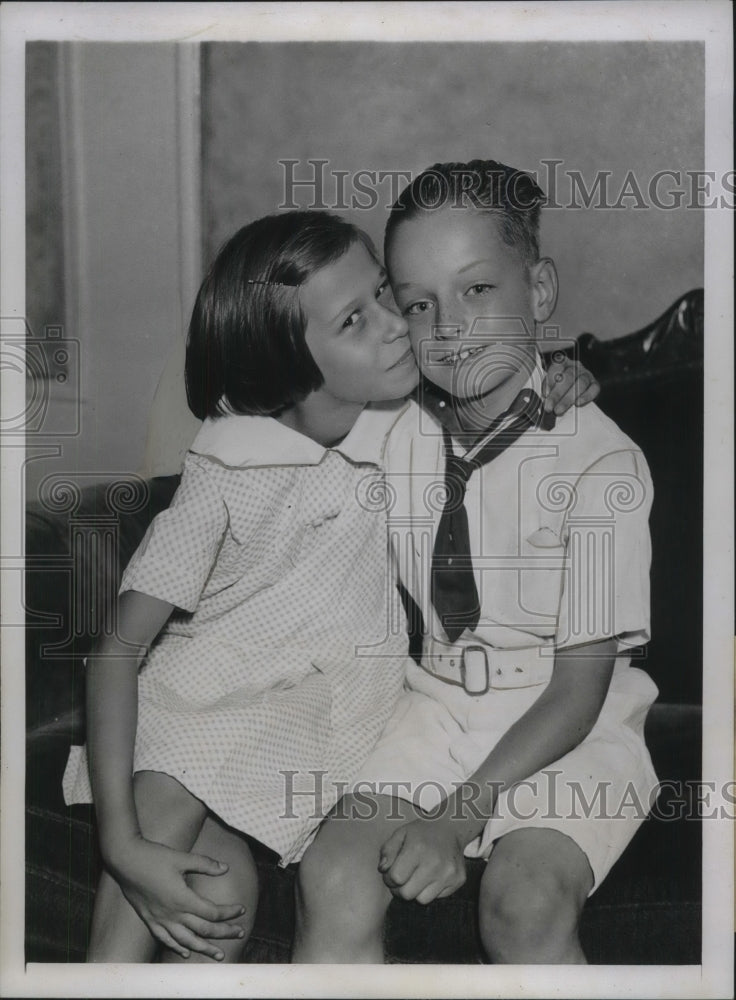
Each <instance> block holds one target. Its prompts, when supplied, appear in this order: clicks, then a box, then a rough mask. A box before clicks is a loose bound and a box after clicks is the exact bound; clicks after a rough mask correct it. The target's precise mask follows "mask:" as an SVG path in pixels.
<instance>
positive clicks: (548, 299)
mask: <svg viewBox="0 0 736 1000" xmlns="http://www.w3.org/2000/svg"><path fill="white" fill-rule="evenodd" d="M529 278H530V281H531V286H532V300H533V307H534V319H535V320H536V321H537V323H544V322H546V321H547V320H548V319H549V318H550V316H551V315H552V313H553V312H554V311H555V306H556V305H557V289H558V282H557V268H556V267H555V262H554V261H553V260H552V259H551V258H550V257H541V258H540V259H539V260H538V261H537V262H536V264H533V265H532V267H531V268H530V269H529Z"/></svg>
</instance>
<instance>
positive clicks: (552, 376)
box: [542, 351, 601, 417]
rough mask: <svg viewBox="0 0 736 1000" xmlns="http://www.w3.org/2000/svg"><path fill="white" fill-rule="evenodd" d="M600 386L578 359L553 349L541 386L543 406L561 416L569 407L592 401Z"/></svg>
mask: <svg viewBox="0 0 736 1000" xmlns="http://www.w3.org/2000/svg"><path fill="white" fill-rule="evenodd" d="M600 391H601V387H600V385H599V384H598V382H597V381H596V380H595V378H594V377H593V375H591V373H590V372H589V371H588V369H587V368H585V367H583V365H581V364H580V362H579V361H571V360H570V358H568V357H566V356H565V355H564V354H563V353H562V351H554V352H553V353H552V357H551V358H550V361H549V365H548V367H547V375H546V378H545V380H544V384H543V386H542V394H543V396H544V408H545V410H546V411H547V412H548V413H549V412H551V411H552V410H554V412H555V413H556V414H557V416H558V417H559V416H561V415H562V414H563V413H565V412H566V411H567V410H569V409H570V407H571V406H572V405H573V404H575V406H584V405H585V404H586V403H592V402H593V400H594V399H595V398H596V396H597V395H598V393H599V392H600Z"/></svg>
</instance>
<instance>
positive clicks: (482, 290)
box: [468, 281, 496, 295]
mask: <svg viewBox="0 0 736 1000" xmlns="http://www.w3.org/2000/svg"><path fill="white" fill-rule="evenodd" d="M495 287H496V286H495V285H491V284H490V283H489V282H487V281H478V282H476V283H475V284H474V285H471V286H470V288H469V289H468V292H469V293H470V294H471V295H485V294H486V292H492V291H493V289H494V288H495Z"/></svg>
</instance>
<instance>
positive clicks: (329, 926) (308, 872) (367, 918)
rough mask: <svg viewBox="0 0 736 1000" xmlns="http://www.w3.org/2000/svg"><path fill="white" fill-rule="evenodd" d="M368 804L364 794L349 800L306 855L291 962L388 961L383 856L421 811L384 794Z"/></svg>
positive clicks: (387, 896) (299, 878)
mask: <svg viewBox="0 0 736 1000" xmlns="http://www.w3.org/2000/svg"><path fill="white" fill-rule="evenodd" d="M367 802H368V799H367V797H366V796H363V795H362V794H361V796H360V798H359V799H358V800H356V799H354V798H353V797H352V796H349V795H347V796H345V797H344V798H343V799H342V801H341V802H340V803H338V805H337V807H336V812H335V811H333V814H332V815H331V816H330V817H328V819H327V820H326V821H325V822H324V824H323V825H322V828H321V829H320V831H319V834H318V835H317V838H316V840H315V841H314V843H313V844H312V845H311V846H310V847H309V849H308V850H307V853H306V854H305V855H304V857H303V858H302V861H301V863H300V865H299V873H298V876H297V895H296V901H297V905H296V918H297V919H296V933H295V936H294V951H293V954H292V961H293V962H336V963H337V962H371V963H382V962H383V922H384V918H385V915H386V910H387V909H388V905H389V903H390V902H391V892H390V890H389V889H387V888H386V885H385V884H384V881H383V878H382V877H381V873H380V872H379V871H378V862H379V852H380V849H381V846H382V845H383V844H384V843H385V842H386V840H388V838H389V837H390V836H391V834H392V833H393V832H394V830H396V829H397V827H398V826H399V825H400V824H401V823H404V822H406V821H407V820H410V819H414V818H415V817H416V816H417V815H419V813H418V812H417V810H415V809H414V807H413V806H412V805H411V803H409V802H405V801H403V800H401V799H394V798H391V797H389V796H386V795H378V796H376V797H375V798H372V799H371V800H370V803H371V805H370V807H369V806H368V804H367ZM369 813H370V818H365V819H361V818H358V817H359V816H367V814H369ZM342 817H348V818H342ZM353 817H355V818H353Z"/></svg>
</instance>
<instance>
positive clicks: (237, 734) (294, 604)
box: [64, 212, 574, 961]
mask: <svg viewBox="0 0 736 1000" xmlns="http://www.w3.org/2000/svg"><path fill="white" fill-rule="evenodd" d="M417 379H418V374H417V368H416V365H415V363H414V358H413V355H412V351H411V346H410V343H409V339H408V327H407V324H406V322H405V320H404V319H403V318H402V317H401V316H400V315H399V314H398V311H397V309H396V306H395V303H394V300H393V296H392V293H391V289H390V287H389V285H388V282H387V279H386V274H385V271H384V270H383V268H382V267H381V265H380V264H379V262H378V260H377V258H376V254H375V251H374V249H373V247H372V245H371V243H370V241H369V239H368V238H367V237H366V236H365V234H363V233H362V232H361V231H360V230H358V229H357V228H355V227H353V226H351V225H349V224H348V223H346V222H344V221H342V220H340V219H338V218H336V217H334V216H331V215H329V214H328V213H324V212H289V213H283V214H281V215H278V216H269V217H267V218H264V219H261V220H259V221H258V222H255V223H253V224H251V225H249V226H246V227H245V228H244V229H241V230H240V231H239V232H238V233H237V234H236V235H235V236H234V237H233V238H232V239H231V240H230V241H229V242H228V243H227V244H226V245H225V246H224V248H223V249H222V250H221V251H220V253H219V255H218V257H217V259H216V260H215V262H214V264H213V266H212V268H211V270H210V272H209V274H208V276H207V277H206V279H205V281H204V283H203V285H202V288H201V289H200V292H199V295H198V297H197V301H196V304H195V307H194V311H193V315H192V320H191V324H190V329H189V339H188V344H187V360H186V380H187V396H188V400H189V405H190V407H191V409H192V411H193V412H194V413H195V415H196V416H198V417H200V418H204V424H203V426H202V429H201V432H200V433H199V435H198V437H197V439H196V440H195V442H194V444H193V446H192V448H191V450H190V453H189V454H188V455H187V458H186V461H185V464H184V469H183V475H182V481H181V485H180V487H179V489H178V491H177V494H176V496H175V498H174V501H173V503H172V505H171V507H170V509H169V510H167V511H164V512H163V513H162V514H160V515H159V516H158V517H157V518H156V519H155V520H154V522H153V523H152V525H151V526H150V528H149V530H148V532H147V534H146V536H145V538H144V540H143V542H142V543H141V545H140V547H139V549H138V550H137V552H136V553H135V555H134V556H133V559H132V560H131V562H130V564H129V565H128V567H127V569H126V571H125V573H124V576H123V580H122V584H121V588H120V597H119V603H118V620H117V632H116V635H115V636H114V637H113V638H111V639H108V640H106V641H105V642H104V643H103V644H102V645H101V646H100V648H99V649H98V650H97V651H96V653H95V655H94V656H93V657H92V658H91V659H90V661H89V663H88V678H87V710H88V744H87V748H79V747H78V748H73V750H72V755H71V757H70V761H69V764H68V766H67V771H66V774H65V780H64V789H65V797H66V800H67V802H79V801H90V800H92V799H94V802H95V805H96V811H97V817H98V824H99V835H100V845H101V852H102V857H103V861H104V865H105V872H104V874H103V876H102V878H101V881H100V885H99V888H98V892H97V896H96V900H95V910H94V915H93V922H92V933H91V939H90V947H89V956H88V957H89V960H91V961H150V960H151V959H152V958H153V956H154V954H155V949H156V946H157V943H161V944H163V945H165V946H166V950H165V952H164V959H165V960H169V961H176V960H180V959H186V958H188V957H189V956H190V955H192V954H193V953H194V954H196V955H197V956H198V957H200V958H201V959H202V960H210V959H214V960H223V959H227V960H229V961H236V960H237V959H238V958H239V956H240V953H241V950H242V947H243V944H244V942H245V940H246V938H247V935H248V933H249V931H250V929H251V927H252V924H253V919H254V915H255V908H256V900H257V879H256V873H255V867H254V862H253V859H252V856H251V853H250V849H249V846H248V841H247V840H246V835H247V837H250V838H255V839H256V840H258V841H261V842H262V843H264V844H266V845H267V846H268V847H269V848H271V849H273V850H274V851H276V852H278V854H279V855H280V858H281V863H282V864H287V863H289V862H291V861H294V860H297V859H298V858H300V857H301V855H302V853H303V851H304V850H305V848H306V844H307V843H308V841H309V840H310V838H311V837H312V836H313V834H314V832H315V831H316V828H317V826H318V824H319V822H320V820H321V819H322V817H323V816H324V815H325V814H326V813H327V812H328V811H329V809H330V808H331V806H332V805H334V803H335V802H336V800H337V798H338V796H339V794H340V791H341V789H344V787H345V786H346V785H347V783H349V781H351V780H352V778H353V777H354V775H355V774H356V773H357V770H358V768H359V767H360V765H361V764H362V762H363V760H364V758H365V757H366V755H367V753H368V752H369V750H370V749H371V747H372V746H373V744H374V743H375V741H376V739H377V737H378V735H379V733H380V732H381V729H382V727H383V725H384V723H385V721H386V720H387V718H388V717H389V715H390V713H391V710H392V709H393V706H394V704H395V702H396V700H397V698H398V695H399V693H400V690H401V686H402V682H403V678H404V671H405V654H406V638H405V629H404V628H403V621H402V622H401V626H400V627H398V628H397V627H395V626H393V625H392V622H391V621H389V616H388V613H387V609H389V608H392V607H394V606H395V602H394V601H393V599H392V595H393V594H394V593H395V590H394V587H393V585H392V578H391V575H390V574H389V573H387V572H386V565H387V564H386V533H385V530H386V523H385V510H384V509H383V506H382V505H381V503H380V502H376V499H375V494H376V486H377V485H379V484H380V461H381V453H382V447H383V442H384V439H385V437H386V435H387V433H388V429H389V428H390V426H391V425H392V424H393V422H394V421H395V419H396V416H397V413H398V412H399V411H400V409H401V405H402V404H400V403H399V404H393V405H391V401H394V400H401V399H403V397H405V396H406V395H407V394H408V393H410V392H411V390H412V389H413V388H414V386H415V385H416V382H417ZM570 381H571V379H570V377H569V374H568V378H567V380H566V379H564V378H563V379H562V380H561V381H560V382H556V383H555V393H554V396H551V397H550V404H549V405H550V406H551V405H552V403H553V402H554V401H556V400H558V399H561V398H562V396H563V395H564V394H565V391H566V390H567V389H568V388H569V385H570ZM572 381H574V379H572ZM369 402H378V403H381V404H386V405H383V406H378V407H373V408H370V407H369V408H366V404H367V403H369ZM139 668H140V674H139ZM87 755H88V756H87ZM214 859H217V860H214Z"/></svg>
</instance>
